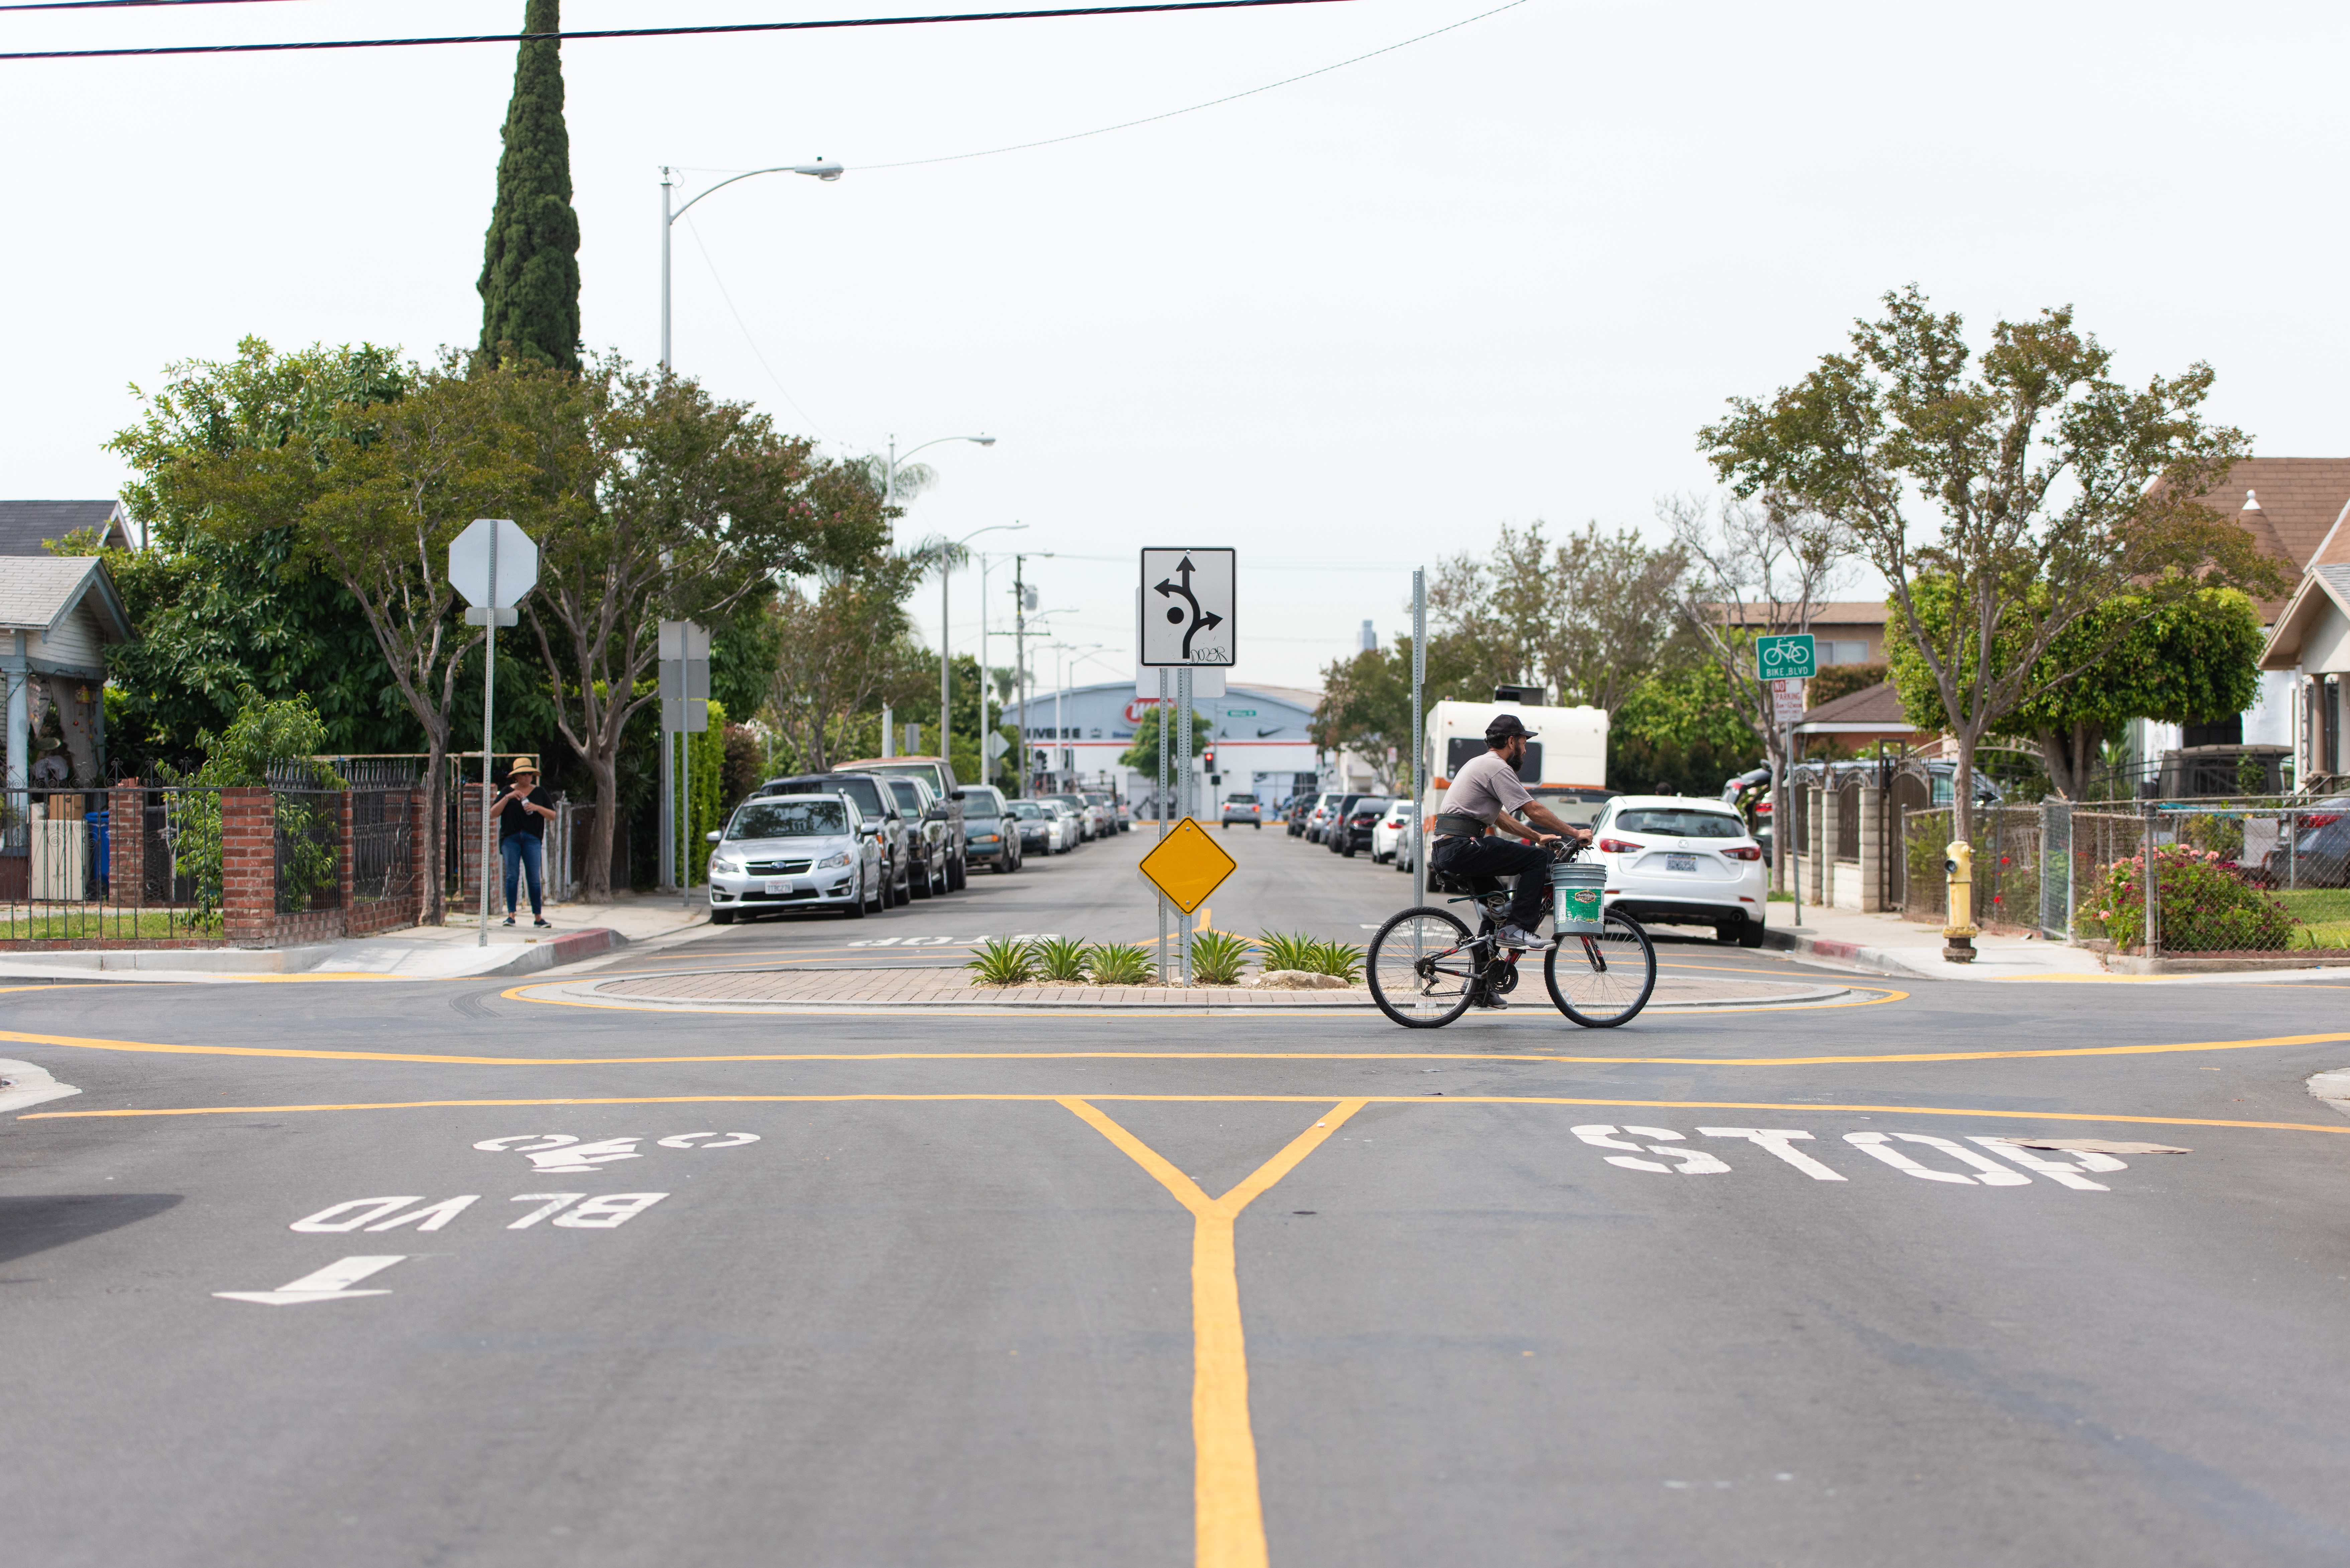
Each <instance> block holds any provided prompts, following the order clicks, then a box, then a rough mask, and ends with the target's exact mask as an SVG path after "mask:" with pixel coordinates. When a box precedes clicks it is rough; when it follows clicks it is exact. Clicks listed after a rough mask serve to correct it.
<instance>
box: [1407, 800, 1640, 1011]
mask: <svg viewBox="0 0 2350 1568" xmlns="http://www.w3.org/2000/svg"><path fill="white" fill-rule="evenodd" d="M1581 851H1582V846H1580V845H1578V844H1568V845H1565V846H1561V847H1559V848H1557V849H1555V850H1553V851H1552V859H1553V861H1554V862H1555V863H1556V864H1560V865H1564V864H1565V863H1567V862H1569V861H1571V860H1573V859H1574V858H1575V857H1576V856H1577V855H1578V854H1580V853H1581ZM1429 879H1430V883H1431V884H1432V885H1433V886H1434V887H1435V888H1436V890H1437V891H1439V892H1442V893H1447V894H1451V895H1452V897H1451V898H1447V899H1446V902H1447V903H1451V904H1475V905H1476V906H1477V908H1478V910H1479V913H1480V917H1481V918H1480V920H1479V923H1478V929H1477V932H1476V934H1475V935H1474V936H1471V934H1470V931H1469V924H1468V922H1467V921H1465V920H1463V919H1461V917H1460V916H1458V915H1455V914H1453V913H1452V912H1451V910H1449V909H1436V908H1434V907H1432V906H1430V905H1425V904H1423V905H1420V906H1419V907H1418V908H1415V909H1406V910H1403V911H1402V912H1401V913H1399V914H1397V915H1394V916H1391V917H1390V918H1389V919H1388V922H1387V924H1385V925H1383V926H1381V927H1380V928H1379V933H1378V935H1377V936H1375V937H1373V938H1372V939H1371V946H1370V950H1369V951H1368V952H1367V954H1366V955H1365V957H1364V965H1363V967H1364V971H1365V974H1366V977H1367V979H1368V981H1369V982H1370V987H1371V1000H1372V1001H1374V1002H1378V1005H1379V1011H1380V1012H1384V1013H1386V1014H1387V1015H1388V1017H1389V1018H1391V1019H1393V1020H1395V1022H1397V1023H1400V1024H1402V1025H1403V1026H1404V1027H1405V1028H1406V1029H1441V1028H1443V1027H1444V1026H1445V1025H1446V1024H1448V1023H1451V1022H1452V1021H1453V1020H1454V1019H1456V1018H1458V1017H1460V1016H1461V1014H1462V1013H1463V1012H1468V1011H1469V1009H1470V1007H1471V1004H1473V1003H1476V1002H1482V1001H1484V1000H1486V999H1487V998H1490V997H1501V996H1506V995H1508V994H1509V993H1510V992H1512V991H1514V990H1515V989H1516V988H1517V983H1518V961H1519V960H1520V959H1521V958H1523V956H1525V955H1524V954H1523V953H1521V952H1515V951H1509V950H1504V949H1503V948H1502V946H1501V940H1500V938H1501V929H1502V921H1503V916H1504V915H1505V914H1506V913H1507V912H1508V910H1509V907H1510V894H1509V892H1508V890H1507V889H1505V888H1498V887H1494V886H1491V885H1489V886H1487V887H1484V888H1472V887H1471V886H1469V885H1468V884H1466V883H1464V882H1462V881H1461V880H1459V879H1456V878H1454V877H1447V876H1445V875H1443V874H1442V873H1441V872H1440V871H1438V870H1436V869H1435V867H1430V868H1429ZM1542 952H1543V983H1544V987H1545V988H1546V989H1547V990H1548V991H1549V992H1550V999H1551V1001H1552V1002H1553V1003H1555V1005H1556V1006H1557V1008H1558V1010H1559V1011H1560V1012H1564V1013H1565V1014H1566V1016H1567V1017H1568V1018H1569V1019H1571V1020H1572V1021H1573V1022H1575V1023H1578V1024H1581V1025H1582V1026H1583V1027H1584V1028H1586V1029H1614V1028H1617V1027H1618V1026H1619V1025H1621V1024H1625V1023H1630V1022H1631V1021H1632V1020H1633V1018H1634V1017H1636V1016H1637V1015H1638V1013H1639V1011H1640V1010H1641V1009H1642V1008H1644V1007H1646V1006H1647V1005H1648V997H1649V995H1650V994H1651V993H1652V992H1654V991H1655V990H1656V989H1657V950H1656V948H1655V947H1654V946H1653V945H1652V944H1651V943H1650V942H1649V940H1648V932H1647V931H1646V930H1644V929H1642V928H1641V925H1640V922H1639V921H1638V920H1636V919H1632V917H1631V916H1629V915H1627V914H1623V913H1621V912H1620V911H1618V910H1615V909H1609V910H1608V911H1607V913H1606V915H1605V916H1604V917H1603V919H1602V920H1601V929H1600V931H1599V933H1598V934H1597V935H1581V934H1570V935H1568V936H1565V937H1561V936H1558V935H1555V934H1554V935H1553V936H1552V938H1551V940H1550V943H1549V945H1548V946H1547V947H1545V948H1544V949H1543V950H1542ZM1562 953H1565V955H1566V957H1565V961H1563V962H1562V961H1561V959H1560V955H1561V954H1562Z"/></svg>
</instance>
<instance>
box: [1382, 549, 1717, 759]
mask: <svg viewBox="0 0 2350 1568" xmlns="http://www.w3.org/2000/svg"><path fill="white" fill-rule="evenodd" d="M1686 567H1687V562H1686V560H1685V558H1684V556H1683V555H1682V552H1681V550H1680V548H1679V545H1662V546H1656V545H1649V544H1648V543H1647V542H1645V541H1644V540H1642V539H1641V537H1640V535H1638V533H1636V532H1634V531H1633V530H1631V529H1629V528H1627V529H1623V530H1621V531H1619V532H1617V533H1615V534H1608V533H1606V532H1604V531H1603V530H1602V529H1601V528H1600V526H1599V524H1596V523H1588V524H1585V525H1584V527H1583V528H1582V530H1581V531H1580V532H1577V533H1575V534H1571V535H1568V536H1567V537H1566V538H1565V539H1564V540H1562V541H1560V542H1559V543H1557V544H1555V545H1554V544H1552V543H1551V542H1550V541H1549V540H1548V539H1546V538H1544V535H1543V524H1541V523H1539V522H1537V523H1534V524H1532V525H1531V526H1529V527H1528V528H1527V529H1526V530H1525V531H1524V532H1523V533H1521V532H1519V531H1518V530H1517V529H1515V528H1513V527H1511V526H1509V525H1508V524H1503V527H1502V535H1501V538H1500V540H1499V541H1498V542H1497V543H1496V544H1495V545H1494V546H1493V548H1492V552H1491V553H1490V554H1488V555H1485V556H1472V555H1469V554H1465V553H1464V554H1461V555H1458V556H1450V557H1447V558H1446V559H1444V560H1440V561H1439V562H1438V563H1437V566H1436V574H1435V576H1434V577H1433V578H1432V579H1431V580H1430V584H1429V588H1428V608H1429V616H1430V619H1431V620H1432V621H1434V623H1435V627H1436V632H1437V636H1438V637H1441V638H1444V639H1449V640H1451V641H1452V642H1453V643H1455V644H1456V645H1457V647H1458V648H1459V649H1460V650H1461V653H1462V654H1463V655H1464V656H1466V658H1467V659H1468V661H1469V663H1470V666H1471V671H1472V672H1473V674H1474V676H1475V677H1476V684H1478V685H1481V686H1485V687H1489V688H1490V687H1492V686H1496V685H1514V684H1516V683H1519V682H1521V681H1524V680H1538V681H1540V682H1542V683H1543V684H1544V685H1546V686H1548V687H1549V688H1550V689H1551V691H1554V692H1555V693H1556V694H1557V701H1559V702H1561V703H1563V704H1569V705H1571V704H1575V703H1589V704H1590V705H1591V706H1593V707H1596V708H1605V709H1607V711H1609V712H1611V713H1612V712H1614V711H1616V709H1617V706H1618V705H1619V704H1620V703H1622V701H1624V699H1625V698H1626V697H1627V696H1628V695H1630V693H1631V691H1632V688H1633V686H1634V685H1636V684H1637V683H1638V680H1639V679H1640V677H1641V676H1642V675H1643V674H1644V673H1645V672H1646V671H1647V670H1648V667H1649V665H1650V664H1651V663H1652V662H1653V661H1654V660H1655V659H1656V656H1657V650H1658V649H1660V648H1661V647H1663V646H1664V641H1665V639H1666V638H1667V637H1668V636H1669V635H1670V634H1671V632H1672V629H1673V621H1674V606H1675V604H1676V602H1677V600H1678V598H1679V591H1678V590H1679V586H1680V581H1681V577H1682V576H1683V573H1684V571H1685V570H1686ZM1435 642H1436V638H1431V639H1430V649H1431V650H1432V649H1433V648H1434V646H1435Z"/></svg>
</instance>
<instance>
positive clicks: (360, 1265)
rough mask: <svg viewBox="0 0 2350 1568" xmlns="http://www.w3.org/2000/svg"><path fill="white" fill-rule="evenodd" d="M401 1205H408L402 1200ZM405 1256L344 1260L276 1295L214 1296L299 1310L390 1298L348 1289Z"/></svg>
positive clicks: (279, 1289) (227, 1293) (384, 1293)
mask: <svg viewBox="0 0 2350 1568" xmlns="http://www.w3.org/2000/svg"><path fill="white" fill-rule="evenodd" d="M400 1201H401V1202H403V1203H405V1202H407V1201H409V1199H404V1198H403V1199H400ZM406 1257H407V1254H406V1253H405V1252H403V1253H400V1254H399V1255H398V1256H396V1257H390V1258H345V1259H344V1260H343V1261H342V1262H338V1263H329V1264H328V1265H327V1266H326V1267H325V1268H323V1269H320V1270H319V1271H318V1272H317V1273H315V1274H305V1275H303V1276H302V1277H301V1278H300V1279H298V1280H293V1281H289V1282H287V1283H286V1284H283V1285H280V1286H278V1287H277V1288H276V1290H274V1291H214V1292H213V1294H214V1295H216V1296H218V1297H220V1299H221V1300H223V1301H226V1302H258V1303H261V1304H262V1305H263V1306H300V1305H302V1304H303V1303H306V1302H347V1301H349V1300H350V1299H352V1298H353V1297H354V1296H388V1295H390V1294H391V1293H390V1291H355V1290H350V1289H348V1288H347V1287H348V1286H350V1285H353V1284H356V1283H358V1282H359V1281H361V1280H364V1279H366V1278H367V1277H368V1276H369V1275H370V1274H377V1273H381V1272H383V1271H384V1270H386V1269H388V1268H390V1267H391V1266H392V1264H394V1263H397V1262H403V1261H404V1260H405V1259H406Z"/></svg>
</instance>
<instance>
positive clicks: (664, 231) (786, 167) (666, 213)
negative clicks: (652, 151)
mask: <svg viewBox="0 0 2350 1568" xmlns="http://www.w3.org/2000/svg"><path fill="white" fill-rule="evenodd" d="M677 172H678V171H677V170H675V169H673V168H671V167H670V166H669V165H668V164H666V163H664V164H662V165H661V171H660V176H661V180H660V186H661V235H660V240H661V268H660V272H661V285H660V288H661V308H660V332H661V352H660V363H661V369H664V370H669V369H675V368H676V361H674V360H673V359H671V358H670V340H669V317H670V292H669V287H670V265H669V241H670V229H671V226H672V225H673V224H675V223H676V222H677V221H678V220H679V219H680V218H682V217H684V216H685V214H686V211H687V209H688V208H690V207H691V206H692V205H693V203H694V202H699V201H701V200H702V196H707V195H709V194H710V193H711V192H712V191H721V190H723V189H725V188H726V187H727V186H729V185H732V184H733V183H734V182H735V181H737V180H748V179H750V178H751V177H752V176H753V175H754V174H807V175H812V176H814V177H815V178H816V179H818V180H822V181H824V182H826V183H827V184H829V183H831V182H833V181H835V180H837V179H839V178H840V176H841V173H842V170H841V166H840V165H839V164H837V163H827V162H826V161H824V157H823V155H822V154H821V153H819V154H817V156H816V161H815V162H813V163H779V164H777V165H776V166H775V167H774V168H773V169H746V170H744V171H743V172H742V173H740V174H730V175H728V176H727V177H726V178H725V179H723V180H721V181H720V182H718V183H717V184H715V185H712V186H711V187H710V190H708V191H704V192H702V193H701V195H697V196H694V197H692V198H691V200H689V201H688V202H686V203H685V206H683V207H680V208H678V209H677V211H675V212H673V213H672V212H671V211H670V192H671V190H672V189H674V188H675V186H676V184H677V181H676V180H675V179H674V178H673V176H674V175H676V173H677Z"/></svg>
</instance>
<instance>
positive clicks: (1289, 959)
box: [1256, 931, 1318, 972]
mask: <svg viewBox="0 0 2350 1568" xmlns="http://www.w3.org/2000/svg"><path fill="white" fill-rule="evenodd" d="M1256 945H1257V950H1258V951H1259V952H1261V953H1262V954H1263V957H1264V967H1265V968H1266V969H1268V970H1276V969H1298V970H1305V971H1309V972H1318V971H1315V970H1314V948H1315V939H1314V938H1312V937H1309V936H1307V935H1306V934H1305V932H1304V931H1290V932H1287V933H1284V932H1280V931H1267V932H1265V933H1264V934H1263V936H1261V937H1259V938H1257V940H1256Z"/></svg>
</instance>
